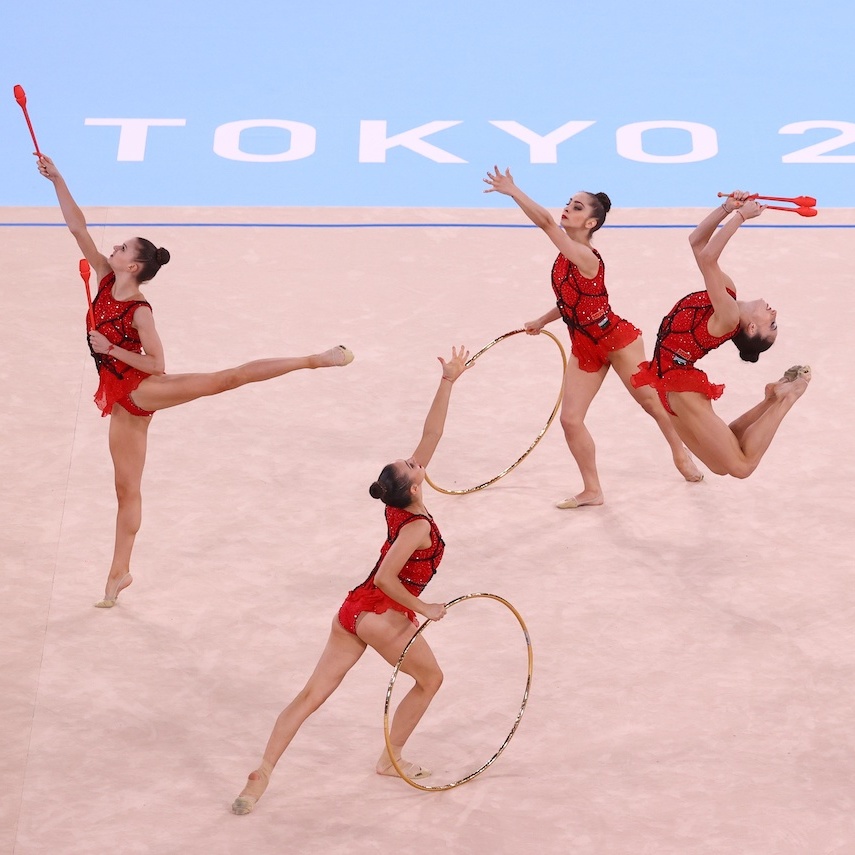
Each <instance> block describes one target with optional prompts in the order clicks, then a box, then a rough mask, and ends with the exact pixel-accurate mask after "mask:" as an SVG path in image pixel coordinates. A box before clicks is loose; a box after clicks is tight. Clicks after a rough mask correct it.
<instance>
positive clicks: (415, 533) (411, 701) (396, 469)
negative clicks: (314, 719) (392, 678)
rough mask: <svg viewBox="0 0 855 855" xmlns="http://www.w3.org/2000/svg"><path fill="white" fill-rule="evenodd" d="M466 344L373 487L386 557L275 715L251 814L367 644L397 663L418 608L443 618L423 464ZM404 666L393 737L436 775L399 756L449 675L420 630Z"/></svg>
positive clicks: (246, 797) (418, 774)
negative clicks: (409, 443)
mask: <svg viewBox="0 0 855 855" xmlns="http://www.w3.org/2000/svg"><path fill="white" fill-rule="evenodd" d="M468 358H469V352H468V351H467V350H465V349H464V348H463V347H462V346H461V347H460V348H459V349H456V348H452V350H451V359H450V360H449V361H448V362H446V361H445V360H444V359H442V358H441V357H439V362H440V364H441V365H442V377H441V378H440V381H439V388H438V389H437V391H436V394H435V396H434V399H433V402H432V404H431V407H430V410H429V411H428V414H427V418H426V419H425V424H424V430H423V432H422V438H421V441H420V442H419V444H418V446H417V448H416V450H415V451H414V452H413V456H412V457H410V458H409V459H408V460H396V461H395V462H394V463H389V464H387V465H386V466H385V467H384V468H383V470H382V471H381V472H380V475H379V477H378V478H377V480H376V481H375V482H374V483H373V484H372V485H371V487H370V488H369V493H370V494H371V496H372V497H373V498H375V499H380V500H382V501H383V503H384V504H385V506H386V507H385V512H386V526H387V536H386V542H385V543H384V544H383V546H382V547H381V549H380V557H379V558H378V560H377V563H376V564H375V565H374V569H373V570H372V571H371V573H370V574H369V575H368V578H367V579H366V580H365V581H364V582H363V583H362V584H361V585H359V586H358V587H357V588H354V589H353V590H352V591H351V592H350V593H349V594H348V595H347V597H346V599H345V601H344V604H343V605H342V606H341V608H340V609H339V611H338V614H337V615H336V616H335V617H334V618H333V621H332V628H331V630H330V635H329V638H328V640H327V644H326V647H325V648H324V651H323V653H321V656H320V659H319V660H318V663H317V665H316V666H315V670H314V671H313V673H312V675H311V677H309V681H308V682H307V683H306V685H305V686H304V687H303V688H302V689H301V690H300V692H299V693H298V694H297V696H296V697H295V698H294V699H293V700H292V701H291V703H290V704H288V706H287V707H285V709H284V710H282V712H281V713H280V714H279V717H278V718H277V719H276V723H275V725H274V726H273V732H272V733H271V734H270V738H269V739H268V741H267V747H266V748H265V749H264V756H263V757H262V760H261V765H260V766H259V767H258V769H256V770H255V771H254V772H251V773H250V775H249V779H248V780H247V784H246V787H244V789H243V792H241V794H240V795H239V796H238V797H237V798H236V799H235V801H234V804H232V811H233V812H234V813H236V814H247V813H249V812H250V811H251V810H252V809H253V808H254V807H255V804H256V802H257V801H258V800H259V799H260V798H261V796H262V795H263V794H264V791H265V790H266V789H267V785H268V783H269V781H270V776H271V774H272V773H273V767H274V766H275V765H276V763H277V762H278V760H279V758H280V757H281V756H282V753H283V752H284V751H285V749H286V748H287V747H288V746H289V745H290V744H291V740H292V739H293V738H294V736H295V735H296V734H297V731H298V730H299V729H300V727H301V725H302V724H303V722H304V721H305V720H306V719H307V718H308V717H309V716H310V715H311V714H312V713H313V712H315V710H317V709H318V708H319V707H320V706H321V704H323V703H324V701H326V700H327V698H329V697H330V695H332V693H333V692H334V691H335V690H336V689H337V688H338V686H339V684H340V683H341V681H342V680H343V679H344V677H345V675H346V674H347V672H348V671H350V669H351V668H352V667H353V666H354V665H355V664H356V663H357V661H358V660H359V658H360V657H361V656H362V654H363V653H364V652H365V648H366V647H373V648H374V649H375V650H376V651H377V652H378V653H379V654H380V655H381V656H382V657H383V658H384V659H385V660H386V661H387V662H389V663H390V664H391V665H395V664H396V663H397V662H398V659H399V657H400V655H401V652H402V651H403V649H404V647H405V646H406V644H407V642H409V641H410V639H411V638H412V636H413V633H414V631H415V629H416V628H417V626H418V621H417V619H416V614H420V615H422V616H423V617H425V618H428V619H430V620H434V621H437V620H441V619H442V618H443V617H444V616H445V605H444V604H443V603H425V602H422V600H421V599H420V598H419V595H420V594H421V593H422V591H423V590H424V589H425V587H426V585H427V583H428V582H430V580H431V578H432V577H433V575H434V574H435V573H436V568H437V566H438V565H439V562H440V560H441V559H442V554H443V551H444V549H445V543H444V542H443V540H442V537H441V536H440V533H439V529H438V528H437V527H436V523H435V522H434V520H433V517H431V515H430V514H429V513H428V512H427V510H426V508H425V504H424V498H423V496H422V484H423V483H424V480H425V467H426V466H427V465H428V463H429V462H430V459H431V457H433V453H434V451H435V450H436V446H437V444H438V443H439V440H440V437H441V436H442V431H443V427H444V426H445V417H446V414H447V412H448V402H449V399H450V397H451V387H452V386H453V385H454V382H455V380H457V378H458V377H459V376H460V375H461V374H462V373H463V372H464V371H465V370H466V361H467V360H468ZM401 670H402V671H403V672H404V673H405V674H409V675H410V676H411V677H412V678H413V679H414V680H415V681H416V682H415V685H414V686H413V687H412V689H410V691H409V692H408V693H407V695H406V696H405V697H404V698H403V700H402V701H401V703H400V704H399V705H398V708H397V710H396V711H395V715H394V718H393V720H392V727H391V730H390V742H391V745H392V749H393V752H394V756H395V761H396V762H397V763H398V765H399V767H400V768H401V769H402V770H403V771H404V773H405V774H406V775H408V776H409V777H410V778H413V779H417V778H426V777H428V775H430V772H429V771H428V770H427V769H423V768H421V767H420V766H418V765H417V764H416V763H412V762H409V761H406V760H402V759H401V751H402V750H403V747H404V744H405V743H406V741H407V739H409V737H410V734H411V733H412V732H413V730H414V729H415V727H416V725H417V724H418V723H419V721H420V719H421V717H422V716H423V715H424V713H425V711H426V710H427V707H428V704H430V702H431V700H432V698H433V696H434V695H435V694H436V693H437V691H438V690H439V687H440V684H441V683H442V671H440V668H439V665H438V664H437V661H436V659H435V658H434V655H433V652H432V651H431V649H430V647H429V646H428V643H427V642H426V641H425V639H424V637H423V636H419V637H418V638H417V639H416V641H415V642H413V645H412V646H411V647H410V649H409V652H408V653H407V656H406V659H405V661H404V662H403V664H402V665H401ZM376 771H377V773H378V774H380V775H397V774H398V773H397V771H396V770H395V767H394V765H393V763H392V761H391V759H390V757H389V753H388V750H387V749H386V748H385V747H384V749H383V752H382V754H381V755H380V759H379V760H378V761H377V765H376Z"/></svg>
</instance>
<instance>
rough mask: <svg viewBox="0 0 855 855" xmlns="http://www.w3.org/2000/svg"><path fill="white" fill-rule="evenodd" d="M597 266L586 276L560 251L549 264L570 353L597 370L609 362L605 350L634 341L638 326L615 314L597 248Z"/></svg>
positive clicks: (584, 365)
mask: <svg viewBox="0 0 855 855" xmlns="http://www.w3.org/2000/svg"><path fill="white" fill-rule="evenodd" d="M593 252H594V255H596V256H597V260H598V261H599V267H598V268H597V273H596V275H595V276H594V278H593V279H586V278H585V277H584V276H583V275H582V274H581V272H580V271H579V268H578V267H577V266H576V265H575V264H574V263H573V262H572V261H570V259H569V258H567V257H566V256H565V255H564V254H563V253H559V255H558V258H556V259H555V263H554V264H553V265H552V290H553V291H554V292H555V297H556V300H557V305H558V310H559V311H560V312H561V317H562V319H563V320H564V323H565V324H567V328H568V330H569V331H570V342H571V345H572V350H573V355H574V356H575V357H576V359H577V360H578V362H579V367H580V368H581V369H582V370H583V371H590V372H594V371H599V370H600V368H602V367H603V366H604V365H608V363H609V354H610V353H612V352H613V351H615V350H620V349H621V348H623V347H626V346H627V345H628V344H631V343H632V342H634V341H635V340H636V339H637V338H638V337H639V336H640V335H641V330H639V329H638V328H637V327H635V326H633V325H632V324H631V323H630V322H629V321H625V320H624V319H623V318H621V317H619V316H618V315H616V314H615V313H614V312H613V311H612V308H611V306H610V305H609V295H608V292H607V291H606V266H605V264H604V263H603V258H602V256H601V255H600V253H599V252H597V250H594V251H593Z"/></svg>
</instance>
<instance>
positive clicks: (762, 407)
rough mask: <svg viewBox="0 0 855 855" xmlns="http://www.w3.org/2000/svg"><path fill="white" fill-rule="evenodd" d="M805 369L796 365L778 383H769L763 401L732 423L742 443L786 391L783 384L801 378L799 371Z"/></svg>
mask: <svg viewBox="0 0 855 855" xmlns="http://www.w3.org/2000/svg"><path fill="white" fill-rule="evenodd" d="M804 368H805V366H803V365H794V366H793V367H792V368H788V369H787V370H786V371H785V372H784V376H783V377H781V379H780V380H778V382H777V383H767V384H766V390H765V397H764V398H763V400H762V401H761V402H760V403H759V404H757V405H756V406H754V407H752V408H751V409H750V410H749V411H748V412H747V413H743V414H742V415H741V416H739V418H737V419H735V420H734V421H732V422H731V423H730V425H729V427H730V429H731V430H732V431H733V433H734V435H735V436H736V438H737V439H739V440H740V442H741V441H742V436H743V434H744V433H745V431H746V429H747V428H749V427H751V425H753V424H754V422H756V421H757V419H759V418H760V416H762V415H763V413H765V412H766V410H768V409H769V407H771V406H772V404H774V403H775V401H776V399H777V398H778V395H779V394H781V393H782V392H784V391H785V390H786V386H784V385H782V384H784V383H791V382H792V381H793V380H795V379H796V378H797V377H798V376H799V371H801V370H804Z"/></svg>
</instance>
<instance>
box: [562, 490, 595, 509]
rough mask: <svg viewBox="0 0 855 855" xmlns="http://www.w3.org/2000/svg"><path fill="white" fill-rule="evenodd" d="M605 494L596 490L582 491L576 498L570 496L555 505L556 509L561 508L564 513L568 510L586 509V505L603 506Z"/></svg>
mask: <svg viewBox="0 0 855 855" xmlns="http://www.w3.org/2000/svg"><path fill="white" fill-rule="evenodd" d="M602 503H603V494H602V493H598V492H596V491H594V490H582V492H581V493H577V494H576V495H575V496H570V497H568V498H566V499H563V500H562V501H560V502H556V503H555V507H556V508H561V510H562V511H564V510H567V509H568V508H584V507H585V506H586V505H602Z"/></svg>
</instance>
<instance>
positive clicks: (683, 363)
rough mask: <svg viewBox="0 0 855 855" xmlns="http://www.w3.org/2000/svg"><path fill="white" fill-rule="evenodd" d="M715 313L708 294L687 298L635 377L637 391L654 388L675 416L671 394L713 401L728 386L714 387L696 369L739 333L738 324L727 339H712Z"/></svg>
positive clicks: (671, 314) (667, 318) (665, 321)
mask: <svg viewBox="0 0 855 855" xmlns="http://www.w3.org/2000/svg"><path fill="white" fill-rule="evenodd" d="M727 292H728V294H730V296H731V297H733V298H734V299H736V292H735V291H732V290H731V289H730V288H728V289H727ZM713 311H714V310H713V307H712V303H711V302H710V296H709V294H708V293H707V292H706V291H695V292H694V293H692V294H687V295H686V296H685V297H683V299H682V300H680V301H679V302H678V303H677V305H676V306H674V308H673V309H671V311H670V312H669V313H668V314H667V315H666V316H665V317H664V318H663V319H662V323H661V324H660V325H659V332H658V333H657V334H656V348H655V349H654V351H653V359H651V360H650V362H642V363H641V364H640V365H639V366H638V371H637V373H635V374H633V375H632V385H633V386H635V387H636V388H639V387H641V386H652V387H653V388H654V389H655V390H656V391H657V392H658V393H659V399H660V400H661V401H662V403H663V405H664V406H665V409H666V410H667V411H668V412H669V413H671V415H674V411H673V410H672V409H671V407H670V406H669V405H668V393H669V392H700V394H702V395H705V396H706V397H707V398H709V399H710V400H711V401H715V400H717V399H718V398H720V397H721V394H722V392H724V384H721V383H712V382H711V381H710V379H709V377H707V375H706V373H705V372H703V371H701V370H700V369H699V368H695V362H697V361H698V360H699V359H700V358H701V357H702V356H706V354H708V353H709V352H710V351H711V350H715V349H716V348H717V347H718V346H719V345H721V344H724V342H726V341H729V340H730V339H732V338H733V337H734V336H735V335H736V333H737V332H739V324H737V325H736V326H735V327H734V328H733V329H732V330H730V332H727V333H725V334H724V335H721V336H714V335H710V332H709V330H708V329H707V324H708V323H709V319H710V318H711V317H712V314H713Z"/></svg>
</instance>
